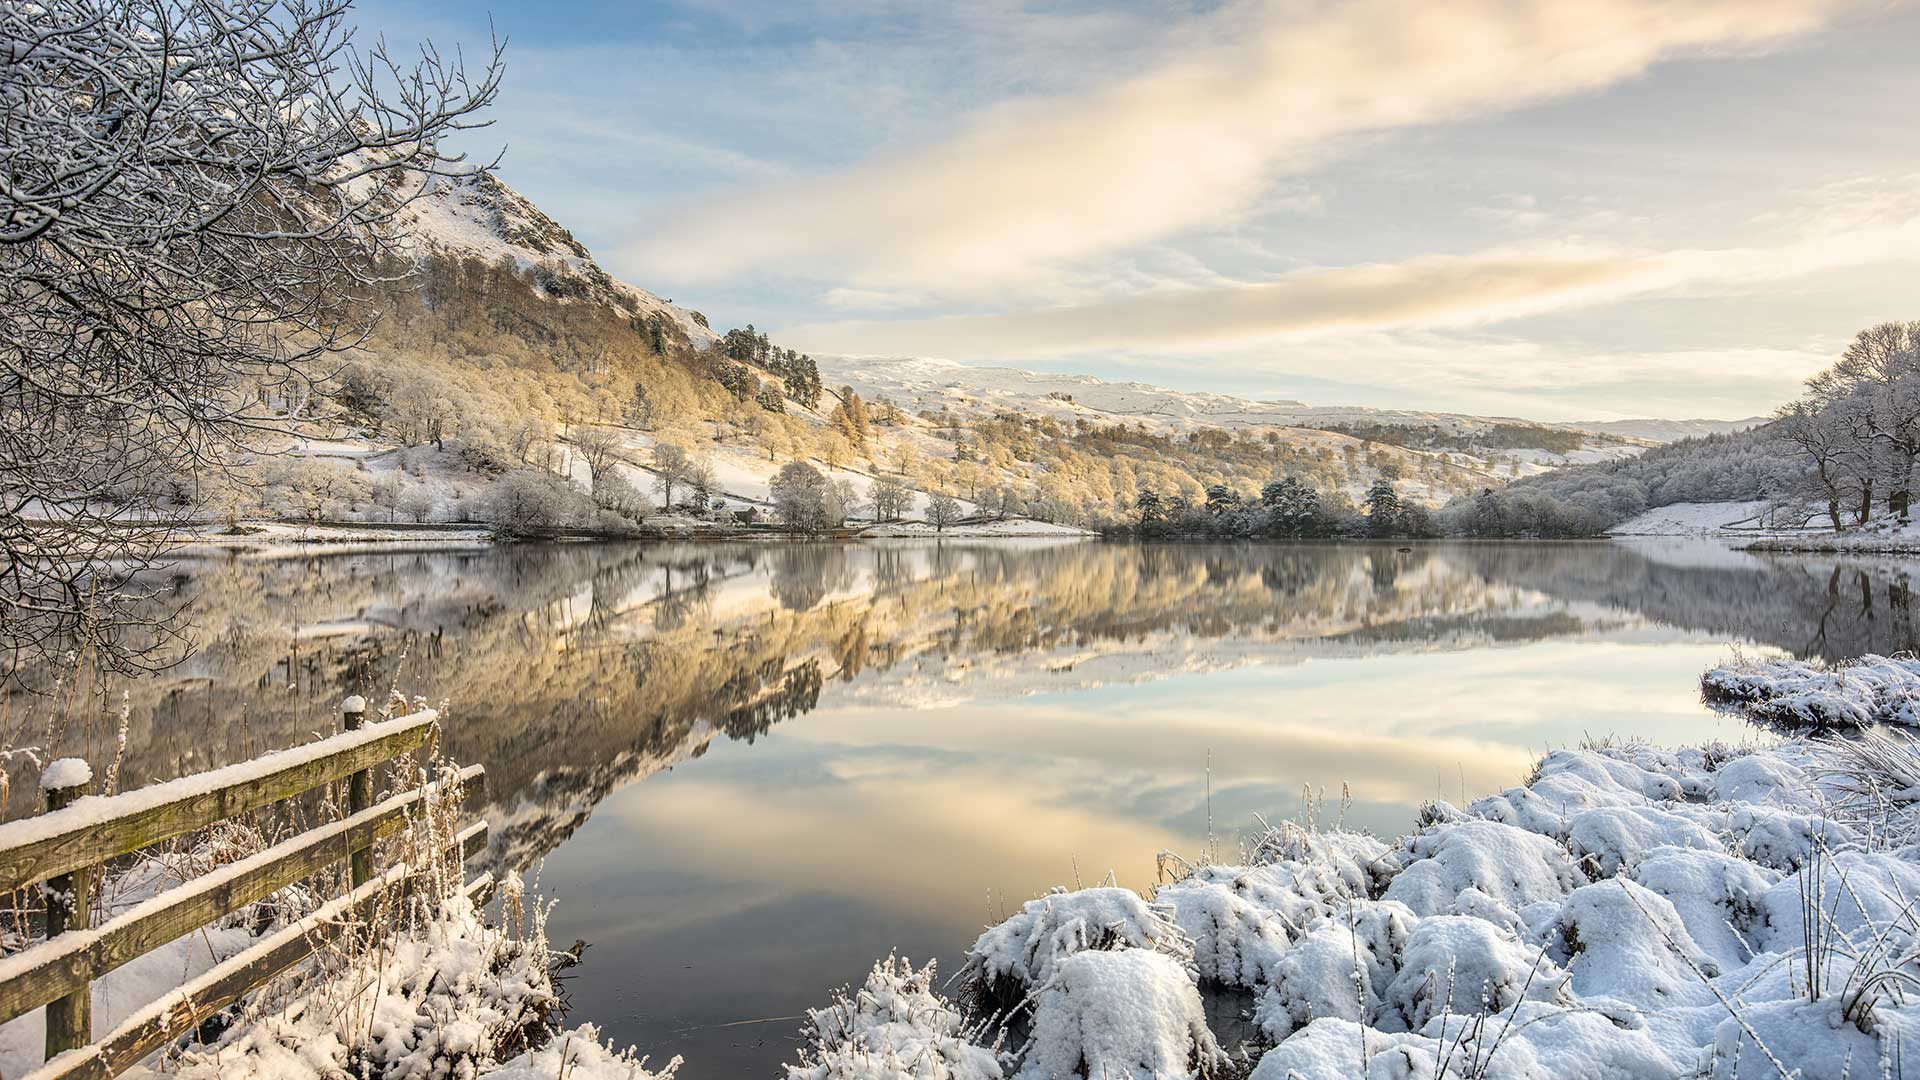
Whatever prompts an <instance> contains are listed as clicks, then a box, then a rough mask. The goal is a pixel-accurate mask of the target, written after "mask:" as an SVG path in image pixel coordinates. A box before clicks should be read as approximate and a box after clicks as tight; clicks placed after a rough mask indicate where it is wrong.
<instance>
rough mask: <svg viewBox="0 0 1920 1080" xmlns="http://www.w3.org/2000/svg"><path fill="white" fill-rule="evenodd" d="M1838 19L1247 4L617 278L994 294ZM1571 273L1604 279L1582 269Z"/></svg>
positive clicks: (1817, 12)
mask: <svg viewBox="0 0 1920 1080" xmlns="http://www.w3.org/2000/svg"><path fill="white" fill-rule="evenodd" d="M1848 6H1851V5H1850V4H1849V2H1848V0H1695V2H1690V3H1686V4H1670V3H1664V2H1659V0H1534V2H1524V0H1462V2H1457V3H1448V4H1425V5H1412V4H1406V3H1397V2H1391V0H1360V2H1356V3H1346V4H1338V5H1334V4H1301V3H1288V2H1283V0H1262V2H1242V3H1238V4H1233V5H1230V6H1228V7H1227V8H1225V9H1223V10H1222V11H1220V12H1218V13H1216V14H1214V15H1213V16H1210V17H1209V18H1210V23H1209V25H1208V28H1207V29H1208V31H1209V33H1207V34H1197V35H1188V34H1185V33H1182V34H1181V35H1179V36H1180V37H1181V38H1183V39H1186V38H1189V37H1199V38H1204V39H1210V40H1212V41H1213V42H1214V43H1213V44H1211V45H1203V46H1196V47H1191V48H1188V49H1187V50H1185V51H1184V52H1180V53H1176V55H1175V56H1174V58H1173V59H1171V60H1169V61H1167V62H1166V63H1164V64H1162V65H1161V66H1159V67H1158V68H1155V69H1153V70H1150V71H1147V72H1145V73H1143V74H1141V75H1138V76H1136V77H1133V78H1130V79H1124V80H1121V81H1119V82H1117V83H1115V84H1112V85H1110V86H1108V87H1106V88H1105V89H1101V90H1096V91H1091V92H1087V93H1083V94H1080V95H1077V96H1068V97H1056V98H1050V99H1039V100H1014V101H1009V102H1005V103H1002V104H999V105H997V106H994V107H992V108H989V109H987V110H986V111H984V112H983V113H981V114H979V115H977V116H975V117H974V118H973V119H972V121H971V122H970V123H969V124H968V125H967V126H966V127H965V128H964V130H962V131H960V132H959V133H958V134H956V135H954V136H953V137H951V138H948V139H946V140H944V141H936V142H933V143H931V144H928V145H923V146H921V147H919V148H917V149H913V150H908V151H904V152H900V153H897V154H892V155H889V156H885V157H881V158H878V159H875V160H871V161H868V162H866V163H864V164H861V165H857V166H854V167H851V168H848V169H846V170H844V171H840V172H837V173H831V174H828V175H824V176H817V177H813V178H810V179H802V180H796V181H790V182H782V183H776V184H771V185H765V186H760V187H757V188H752V189H748V190H744V191H740V192H737V193H735V194H733V195H731V196H726V197H720V198H715V199H708V200H703V201H699V202H695V203H693V204H690V205H685V206H681V207H679V208H677V209H676V210H675V211H674V212H673V213H672V214H671V215H670V216H669V217H668V218H666V219H665V220H662V221H661V222H659V223H658V224H657V226H656V227H655V228H653V229H651V230H649V231H648V232H647V234H646V238H645V239H644V240H642V241H641V242H639V243H637V244H635V245H632V246H630V247H628V248H626V249H624V250H623V251H622V252H620V254H619V256H618V257H617V258H616V262H617V263H618V264H619V265H621V266H622V267H623V268H626V269H632V270H635V271H636V272H640V273H644V274H647V275H651V276H656V277H664V278H666V279H669V280H678V281H689V282H690V281H697V280H713V279H721V278H726V277H729V276H732V275H736V274H738V273H741V272H743V271H748V270H752V271H755V272H764V271H767V270H781V271H787V272H795V273H803V274H806V275H808V276H815V277H825V278H831V279H838V280H841V281H843V282H845V283H852V284H860V285H867V286H873V285H877V284H883V285H887V286H898V285H901V284H914V285H920V286H926V287H939V288H962V287H973V286H979V285H982V284H992V283H999V282H1004V281H1005V280H1007V279H1009V278H1014V277H1018V276H1020V275H1022V274H1024V273H1025V272H1026V271H1027V270H1028V269H1029V268H1031V267H1033V266H1034V265H1035V264H1039V263H1049V262H1060V261H1071V260H1075V259H1082V258H1086V257H1089V256H1092V255H1095V254H1098V253H1101V252H1107V251H1112V250H1115V249H1120V248H1125V247H1129V246H1134V245H1138V244H1142V243H1146V242H1150V241H1153V240H1155V239H1158V238H1161V237H1166V236H1169V235H1172V234H1175V233H1179V232H1181V231H1184V230H1191V229H1197V228H1207V227H1218V226H1222V225H1226V224H1228V223H1230V222H1231V221H1232V220H1233V219H1234V218H1235V216H1236V215H1237V214H1239V213H1241V212H1242V211H1244V210H1245V209H1246V208H1247V207H1248V206H1249V205H1251V204H1252V203H1254V202H1255V201H1256V199H1257V198H1258V197H1259V196H1260V195H1261V194H1262V193H1263V192H1265V191H1266V190H1268V189H1269V186H1270V185H1271V183H1272V182H1273V181H1274V180H1275V179H1276V177H1277V176H1279V175H1281V174H1284V173H1286V172H1288V171H1296V170H1299V169H1301V168H1303V167H1306V166H1308V165H1311V164H1313V163H1314V162H1316V161H1317V160H1319V159H1321V158H1322V157H1324V156H1325V155H1326V154H1327V153H1329V152H1331V150H1332V149H1334V148H1335V147H1336V146H1338V145H1339V144H1340V143H1341V141H1342V140H1345V139H1348V138H1351V137H1354V136H1361V135H1367V134H1369V133H1376V132H1381V131H1388V130H1393V129H1400V128H1406V127H1410V126H1416V125H1426V124H1434V123H1441V122H1446V121H1451V120H1458V119H1461V118H1464V117H1469V116H1475V115H1481V114H1485V113H1488V112H1494V111H1500V110H1506V109H1512V108H1515V107H1519V106H1522V105H1526V104H1528V103H1532V102H1537V101H1541V100H1545V99H1549V98H1553V97H1558V96H1564V95H1567V94H1573V93H1578V92H1581V91H1585V90H1592V89H1596V88H1600V87H1604V86H1608V85H1610V84H1613V83H1616V82H1619V81H1620V80H1623V79H1627V78H1630V77H1633V76H1635V75H1637V74H1639V73H1640V72H1642V71H1644V70H1646V69H1647V68H1648V67H1649V66H1650V65H1652V64H1654V63H1655V62H1657V61H1659V60H1662V59H1665V58H1669V57H1673V56H1679V55H1698V54H1701V53H1706V52H1712V51H1716V50H1738V49H1750V48H1754V47H1757V46H1761V45H1765V44H1768V43H1772V42H1776V41H1779V40H1781V39H1783V38H1785V37H1788V36H1791V35H1795V34H1800V33H1803V32H1806V31H1808V30H1810V29H1813V28H1815V27H1817V26H1819V25H1821V24H1822V23H1823V22H1825V21H1826V20H1827V19H1829V18H1830V17H1831V16H1832V15H1833V14H1834V13H1835V12H1837V11H1838V10H1840V9H1842V8H1845V7H1848ZM1563 269H1565V270H1566V271H1567V272H1569V273H1573V274H1576V275H1579V274H1581V273H1584V272H1594V273H1604V272H1605V271H1603V270H1600V269H1599V268H1587V269H1586V271H1582V270H1581V269H1579V268H1575V267H1566V268H1563Z"/></svg>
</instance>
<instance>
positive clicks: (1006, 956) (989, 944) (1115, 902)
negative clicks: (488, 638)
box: [961, 886, 1193, 1004]
mask: <svg viewBox="0 0 1920 1080" xmlns="http://www.w3.org/2000/svg"><path fill="white" fill-rule="evenodd" d="M1105 949H1141V950H1147V951H1151V952H1158V953H1161V954H1163V955H1165V956H1167V957H1168V958H1170V959H1171V960H1173V961H1174V962H1175V963H1176V964H1177V965H1178V966H1179V967H1180V968H1181V969H1182V970H1188V971H1190V970H1192V968H1193V942H1191V941H1189V940H1188V939H1187V936H1186V935H1185V934H1183V933H1181V931H1180V926H1179V924H1178V923H1176V922H1175V921H1174V909H1173V908H1172V907H1171V906H1170V905H1167V904H1154V903H1148V902H1147V901H1146V900H1143V899H1141V898H1140V894H1139V893H1136V892H1134V891H1133V890H1132V889H1123V888H1119V887H1117V886H1104V887H1100V888H1093V889H1081V890H1079V891H1077V892H1068V891H1066V890H1064V889H1056V890H1054V891H1053V892H1050V893H1048V894H1047V895H1045V896H1042V897H1040V898H1038V899H1036V900H1029V901H1027V902H1026V903H1025V904H1024V905H1022V906H1021V908H1020V913H1019V914H1017V915H1015V916H1013V917H1012V918H1010V919H1008V920H1006V921H1005V922H1003V923H1001V924H1000V925H998V926H995V927H992V928H991V929H989V930H988V931H987V932H986V933H984V934H981V935H980V937H979V939H978V940H976V941H975V942H974V943H973V948H971V949H969V950H967V966H966V968H965V970H963V971H962V972H961V981H962V982H963V983H964V984H965V985H966V986H967V987H968V988H969V990H970V992H971V996H972V998H973V999H974V1000H975V1001H976V1002H982V1003H985V1002H999V1003H1001V1004H1012V1003H1013V1002H1015V1001H1018V1000H1019V999H1020V998H1021V997H1024V996H1025V995H1026V994H1027V993H1028V992H1029V991H1031V990H1033V989H1034V988H1036V987H1039V986H1041V985H1044V984H1045V983H1047V982H1049V981H1050V980H1051V979H1052V978H1053V972H1054V968H1055V967H1056V966H1057V965H1059V963H1060V962H1061V961H1063V960H1065V959H1066V958H1067V957H1069V956H1073V955H1075V954H1077V953H1081V952H1086V951H1089V950H1105Z"/></svg>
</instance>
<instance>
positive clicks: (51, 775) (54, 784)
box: [40, 757, 93, 791]
mask: <svg viewBox="0 0 1920 1080" xmlns="http://www.w3.org/2000/svg"><path fill="white" fill-rule="evenodd" d="M91 783H93V766H91V765H89V764H87V762H86V759H85V758H77V757H63V758H59V759H57V760H55V761H54V762H52V763H51V764H49V765H48V766H47V769H46V771H45V772H43V773H41V774H40V790H41V791H65V790H67V789H68V788H77V787H85V786H86V785H88V784H91Z"/></svg>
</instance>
